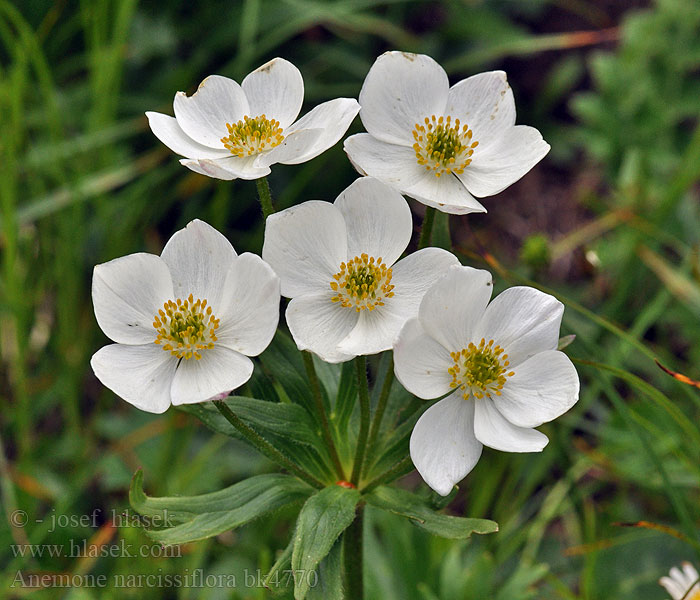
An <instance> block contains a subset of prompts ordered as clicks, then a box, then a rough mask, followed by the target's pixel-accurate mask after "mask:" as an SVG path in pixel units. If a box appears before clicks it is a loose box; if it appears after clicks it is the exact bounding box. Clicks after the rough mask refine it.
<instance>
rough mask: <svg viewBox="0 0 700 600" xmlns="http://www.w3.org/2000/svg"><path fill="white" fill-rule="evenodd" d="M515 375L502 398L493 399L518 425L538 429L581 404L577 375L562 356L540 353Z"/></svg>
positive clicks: (507, 382) (553, 353) (557, 353)
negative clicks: (579, 401) (578, 401)
mask: <svg viewBox="0 0 700 600" xmlns="http://www.w3.org/2000/svg"><path fill="white" fill-rule="evenodd" d="M513 372H514V373H515V374H514V375H513V376H512V377H508V379H507V380H506V383H505V385H504V386H503V389H502V390H501V395H500V396H492V399H493V402H494V404H495V405H496V408H497V409H498V410H499V411H500V412H501V414H502V415H503V416H504V417H505V418H506V419H508V420H509V421H510V422H511V423H513V424H515V425H518V426H520V427H538V426H540V425H542V423H547V422H548V421H551V420H552V419H556V418H557V417H559V416H561V415H563V414H564V413H565V412H566V411H567V410H569V409H570V408H571V407H572V406H573V405H574V404H576V401H577V400H578V391H579V380H578V374H577V373H576V368H575V367H574V365H573V364H572V362H571V361H570V360H569V357H568V356H566V354H564V353H563V352H559V351H558V350H549V351H547V352H540V353H539V354H536V355H535V356H533V357H532V358H530V359H528V360H526V361H525V362H524V363H522V364H520V365H518V366H516V367H514V368H513Z"/></svg>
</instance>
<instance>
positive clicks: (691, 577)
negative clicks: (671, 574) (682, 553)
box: [681, 562, 700, 585]
mask: <svg viewBox="0 0 700 600" xmlns="http://www.w3.org/2000/svg"><path fill="white" fill-rule="evenodd" d="M681 566H682V567H683V574H684V575H685V580H686V581H687V582H688V584H689V585H691V584H693V583H695V582H696V581H697V580H698V578H700V575H698V572H697V571H696V570H695V567H694V566H693V565H691V564H690V563H689V562H684V563H683V564H682V565H681Z"/></svg>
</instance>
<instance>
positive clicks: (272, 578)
mask: <svg viewBox="0 0 700 600" xmlns="http://www.w3.org/2000/svg"><path fill="white" fill-rule="evenodd" d="M292 548H294V537H292V539H291V540H289V544H287V547H286V548H285V549H284V550H283V551H282V553H281V554H280V555H279V557H278V558H277V560H276V561H275V564H274V565H272V568H271V569H270V571H269V572H268V574H267V575H266V576H265V579H264V580H263V585H264V586H265V588H267V589H268V590H270V591H271V592H272V593H273V594H275V593H281V592H283V591H284V590H286V589H287V587H288V585H289V583H291V582H290V581H289V580H288V574H289V573H291V567H292Z"/></svg>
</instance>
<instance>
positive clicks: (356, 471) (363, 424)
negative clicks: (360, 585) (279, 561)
mask: <svg viewBox="0 0 700 600" xmlns="http://www.w3.org/2000/svg"><path fill="white" fill-rule="evenodd" d="M355 371H356V372H357V390H358V393H359V396H360V434H359V435H358V436H357V448H356V450H355V462H353V465H352V475H351V477H350V483H353V484H355V485H357V484H358V483H359V481H360V477H361V476H362V463H363V462H364V460H365V449H366V448H367V434H368V433H369V381H368V380H367V359H366V358H365V357H364V356H358V357H357V358H356V359H355ZM350 597H351V598H352V597H353V596H350Z"/></svg>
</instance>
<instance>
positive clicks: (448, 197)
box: [403, 171, 486, 215]
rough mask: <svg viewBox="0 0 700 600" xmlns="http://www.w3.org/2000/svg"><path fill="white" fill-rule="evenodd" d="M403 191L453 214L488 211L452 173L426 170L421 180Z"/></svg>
mask: <svg viewBox="0 0 700 600" xmlns="http://www.w3.org/2000/svg"><path fill="white" fill-rule="evenodd" d="M403 192H404V193H405V194H406V195H408V196H411V198H415V199H416V200H418V201H419V202H422V203H423V204H425V205H427V206H432V207H433V208H437V209H438V210H439V211H441V212H445V213H450V214H452V215H468V214H471V213H480V212H486V209H485V208H484V207H483V206H482V205H481V203H480V202H479V201H478V200H476V199H475V198H474V197H473V196H472V195H471V194H470V193H469V191H468V190H467V188H466V187H464V184H463V183H462V182H461V181H460V180H459V179H457V177H456V176H455V175H453V174H451V173H446V174H444V175H441V176H440V177H436V176H435V174H434V173H432V172H428V171H424V172H423V175H422V176H421V178H420V180H419V181H417V182H416V183H414V184H413V185H411V186H410V187H408V188H406V189H404V190H403Z"/></svg>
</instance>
